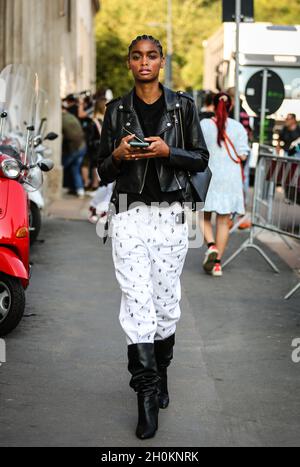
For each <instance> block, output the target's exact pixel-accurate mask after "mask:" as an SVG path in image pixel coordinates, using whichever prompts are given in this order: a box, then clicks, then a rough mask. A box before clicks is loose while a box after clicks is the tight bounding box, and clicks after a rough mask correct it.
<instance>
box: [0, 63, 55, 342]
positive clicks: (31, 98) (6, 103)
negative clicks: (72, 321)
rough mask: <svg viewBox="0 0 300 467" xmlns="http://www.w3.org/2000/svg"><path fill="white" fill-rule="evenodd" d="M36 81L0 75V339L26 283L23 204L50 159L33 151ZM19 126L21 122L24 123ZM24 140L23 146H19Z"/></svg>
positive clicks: (20, 74) (7, 72) (18, 69)
mask: <svg viewBox="0 0 300 467" xmlns="http://www.w3.org/2000/svg"><path fill="white" fill-rule="evenodd" d="M37 97H38V80H37V77H35V76H34V75H32V73H31V72H30V70H29V69H28V68H27V67H25V66H23V65H10V66H8V67H7V68H5V69H4V70H3V71H2V72H1V73H0V336H5V335H7V334H8V333H10V332H11V331H12V330H13V329H15V328H16V326H17V325H18V324H19V322H20V321H21V319H22V316H23V314H24V310H25V290H26V289H27V287H28V285H29V280H30V265H29V248H30V246H29V244H30V239H29V199H28V194H27V191H34V190H35V189H39V188H40V187H41V185H42V181H43V177H42V172H43V171H44V172H48V171H49V170H51V169H52V168H53V162H52V161H51V160H43V161H40V162H38V161H37V159H36V154H35V152H34V150H33V139H34V138H33V136H34V122H35V113H36V107H37V105H36V104H37ZM24 122H27V123H26V124H24ZM22 141H26V144H25V146H24V147H22V144H21V143H20V142H22Z"/></svg>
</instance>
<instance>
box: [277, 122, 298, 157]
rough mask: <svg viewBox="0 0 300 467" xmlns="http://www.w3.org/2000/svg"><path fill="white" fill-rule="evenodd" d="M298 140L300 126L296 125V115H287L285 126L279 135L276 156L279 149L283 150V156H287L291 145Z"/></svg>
mask: <svg viewBox="0 0 300 467" xmlns="http://www.w3.org/2000/svg"><path fill="white" fill-rule="evenodd" d="M298 138H300V126H299V125H298V123H297V119H296V115H295V114H288V116H287V117H286V120H285V125H284V127H283V129H282V130H281V131H280V133H279V139H278V145H277V148H276V151H277V154H280V151H281V149H283V150H284V152H285V154H286V155H288V152H289V150H290V148H291V145H292V143H293V142H294V141H296V139H298Z"/></svg>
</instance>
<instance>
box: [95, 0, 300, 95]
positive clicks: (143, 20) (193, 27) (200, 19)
mask: <svg viewBox="0 0 300 467" xmlns="http://www.w3.org/2000/svg"><path fill="white" fill-rule="evenodd" d="M101 3H102V9H101V11H100V13H99V14H98V17H97V23H96V37H97V83H98V86H99V87H101V88H103V87H109V88H111V89H112V90H113V92H114V94H115V95H121V94H123V93H124V92H126V90H128V89H129V88H130V87H131V86H132V78H131V75H130V73H129V72H128V71H127V67H126V58H127V50H128V46H129V44H130V42H131V41H132V39H134V38H135V37H136V36H137V35H139V34H152V35H154V36H156V37H158V38H159V39H160V40H161V41H162V43H163V45H164V47H165V48H166V43H167V34H166V27H165V24H166V21H167V1H166V0H151V1H145V0H102V2H101ZM255 10H256V15H255V16H256V21H267V22H273V23H277V24H295V23H297V22H298V23H299V22H300V21H299V20H300V0H289V1H288V2H287V1H285V0H255ZM221 16H222V1H221V0H173V41H174V56H173V73H174V88H176V89H188V88H195V89H199V88H201V86H202V79H203V61H204V59H203V56H204V52H203V46H202V44H203V41H204V40H205V39H207V38H208V37H209V36H211V35H212V34H213V33H214V32H215V31H216V30H217V29H218V28H219V27H220V26H221Z"/></svg>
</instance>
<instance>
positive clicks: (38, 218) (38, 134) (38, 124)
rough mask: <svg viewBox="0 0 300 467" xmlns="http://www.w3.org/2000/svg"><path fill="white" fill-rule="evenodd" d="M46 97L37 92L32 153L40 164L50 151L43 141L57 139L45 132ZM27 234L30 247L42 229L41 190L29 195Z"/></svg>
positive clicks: (42, 198)
mask: <svg viewBox="0 0 300 467" xmlns="http://www.w3.org/2000/svg"><path fill="white" fill-rule="evenodd" d="M48 102H49V101H48V96H47V93H46V92H45V91H44V90H39V96H38V103H37V108H36V121H35V136H34V140H33V146H34V151H35V153H36V157H37V162H41V161H42V160H43V159H45V158H46V157H48V156H51V154H52V152H51V150H50V149H49V148H48V147H46V146H45V144H44V143H45V141H54V140H56V139H57V138H58V135H57V134H56V133H53V132H51V133H48V134H47V133H46V132H47V120H48ZM29 200H30V205H29V232H30V245H33V244H34V243H35V242H36V241H37V239H38V236H39V234H40V230H41V227H42V210H43V209H44V208H45V201H44V196H43V190H42V188H40V189H39V190H35V191H33V192H30V193H29Z"/></svg>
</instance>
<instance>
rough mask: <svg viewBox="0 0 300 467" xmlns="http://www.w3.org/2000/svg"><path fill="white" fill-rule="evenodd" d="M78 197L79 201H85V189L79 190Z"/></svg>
mask: <svg viewBox="0 0 300 467" xmlns="http://www.w3.org/2000/svg"><path fill="white" fill-rule="evenodd" d="M77 197H78V198H79V199H83V198H84V197H85V191H84V189H83V188H80V189H79V190H77Z"/></svg>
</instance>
